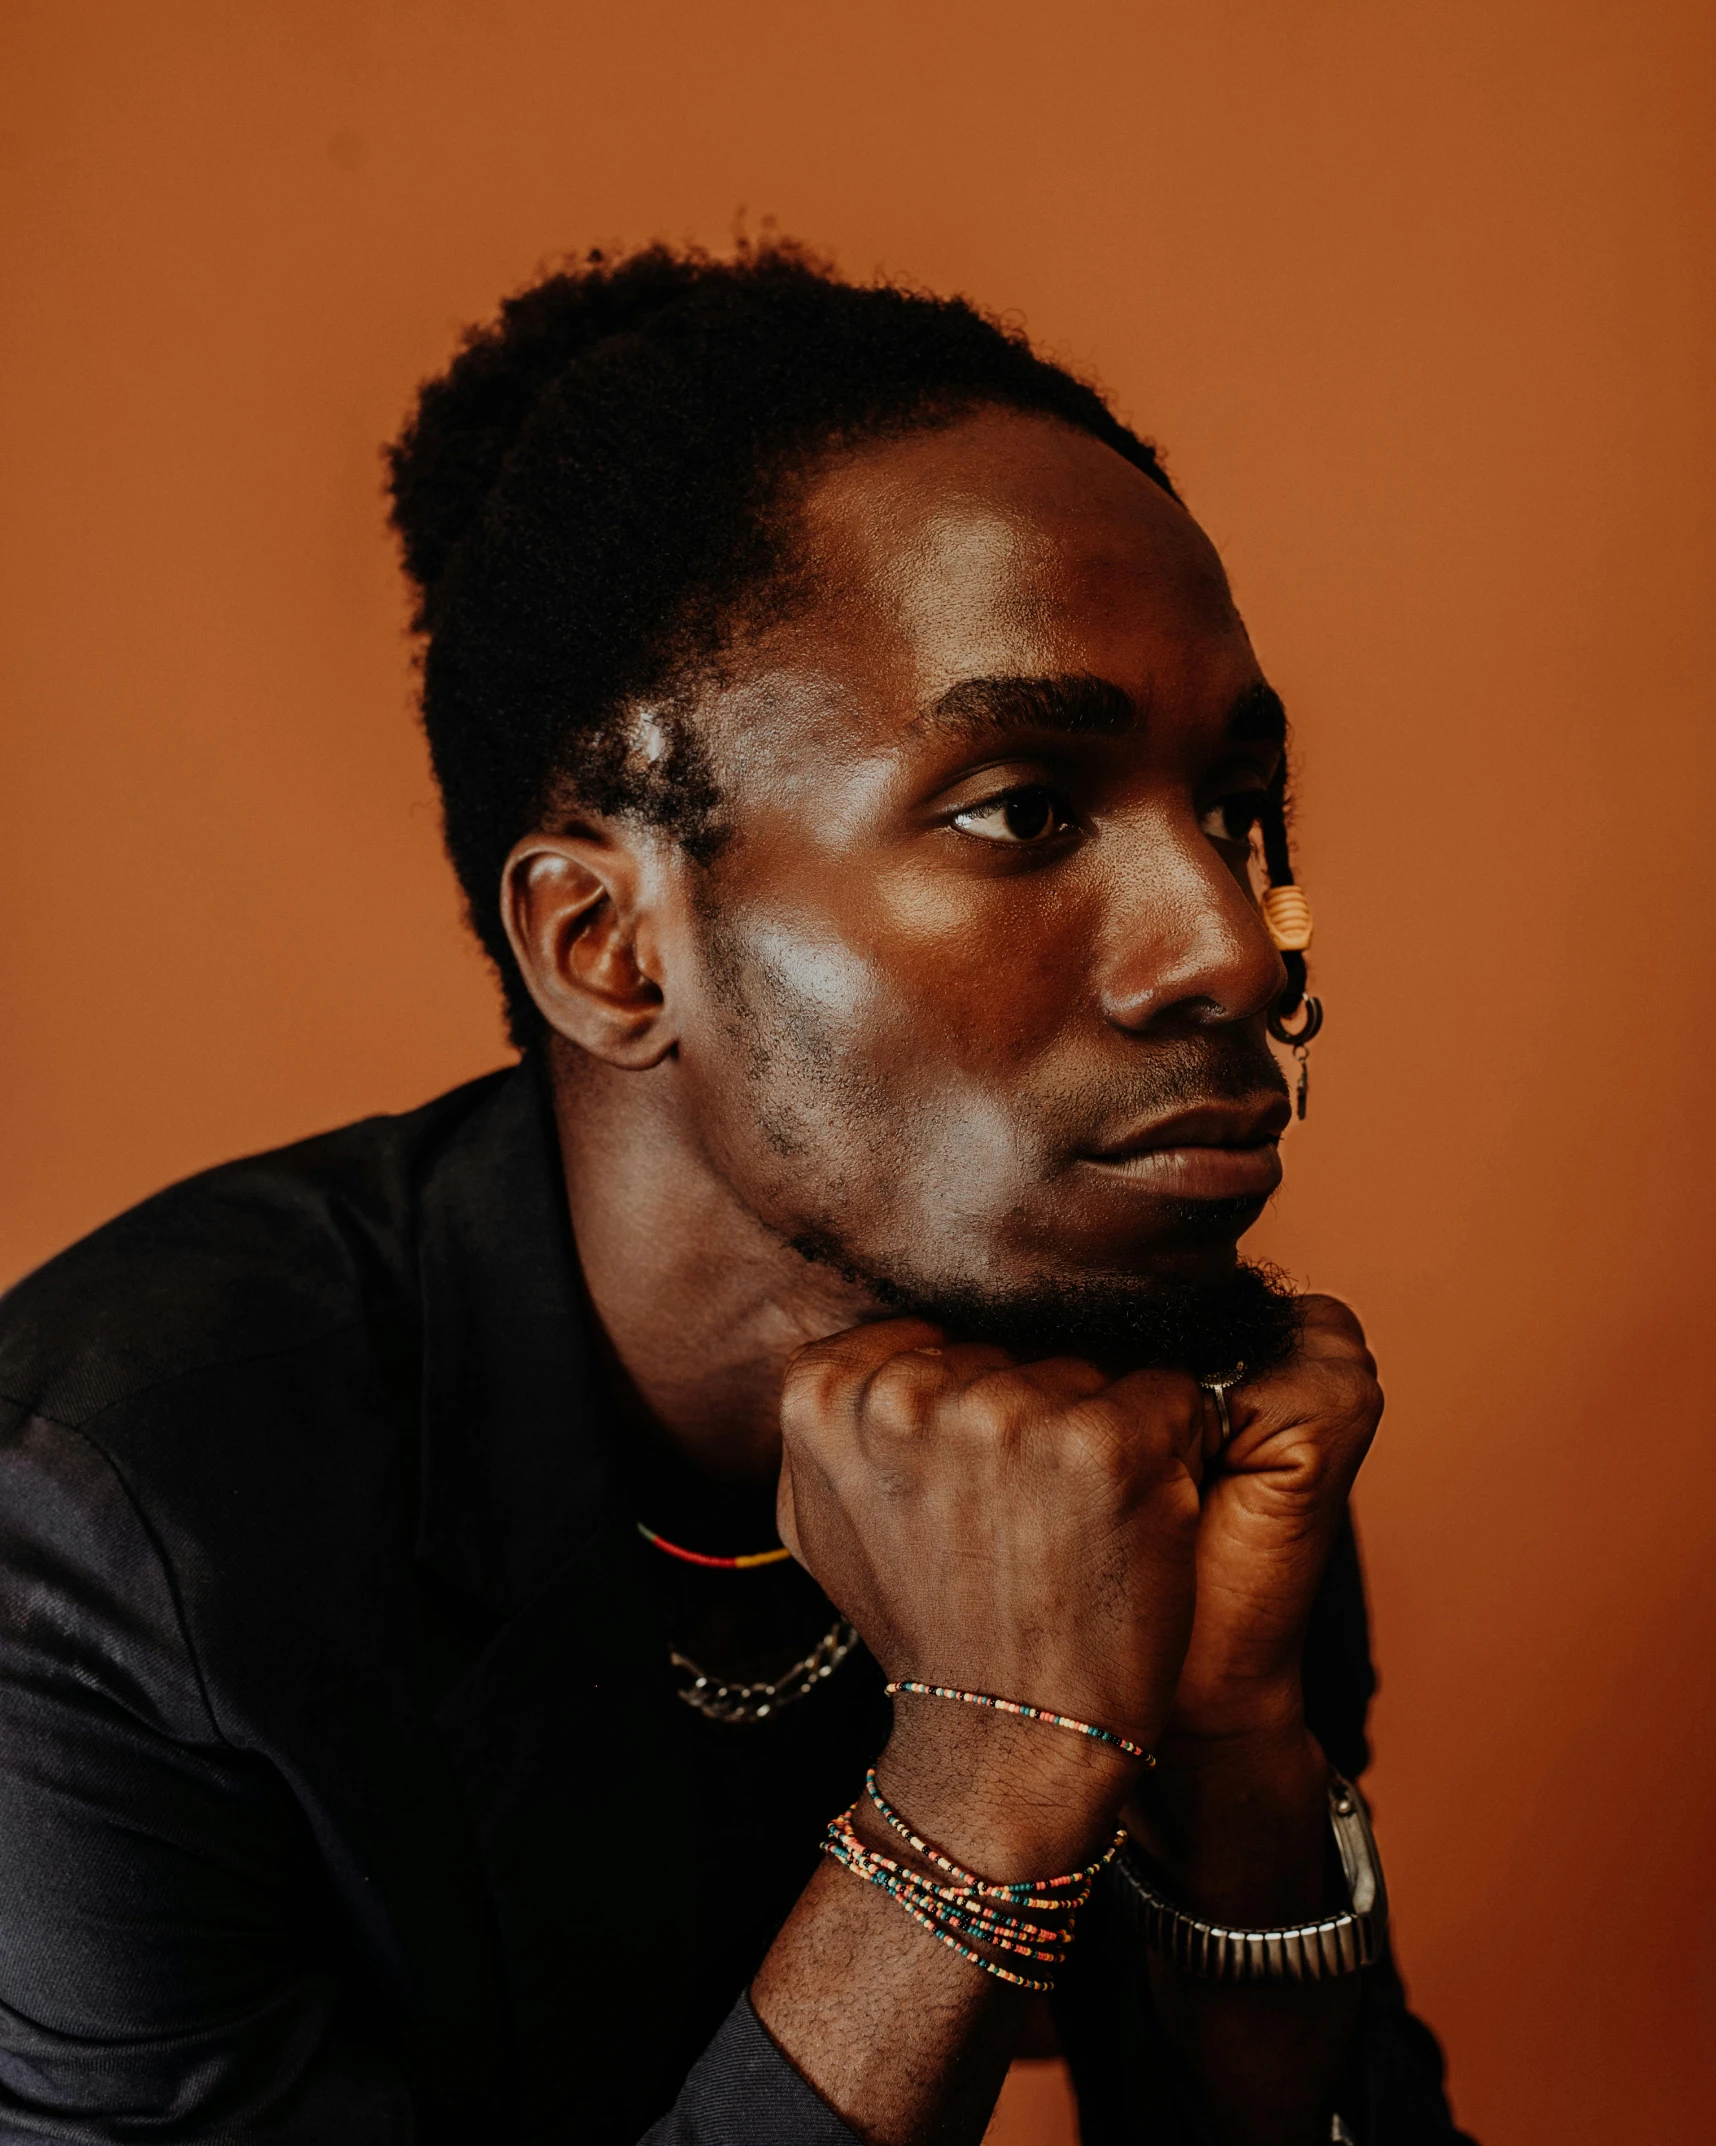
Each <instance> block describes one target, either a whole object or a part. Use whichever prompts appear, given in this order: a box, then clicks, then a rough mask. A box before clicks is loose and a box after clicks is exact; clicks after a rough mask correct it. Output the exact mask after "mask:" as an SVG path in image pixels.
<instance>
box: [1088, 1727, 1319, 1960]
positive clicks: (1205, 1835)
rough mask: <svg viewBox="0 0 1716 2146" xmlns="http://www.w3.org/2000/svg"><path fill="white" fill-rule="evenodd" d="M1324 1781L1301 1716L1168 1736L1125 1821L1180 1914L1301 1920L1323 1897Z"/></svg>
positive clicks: (1237, 1921) (1314, 1744) (1239, 1920)
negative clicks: (1213, 1733) (1220, 1732)
mask: <svg viewBox="0 0 1716 2146" xmlns="http://www.w3.org/2000/svg"><path fill="white" fill-rule="evenodd" d="M1329 1780H1330V1768H1329V1762H1328V1759H1327V1758H1326V1757H1325V1755H1324V1753H1323V1750H1322V1747H1321V1746H1320V1745H1319V1744H1318V1742H1317V1740H1316V1738H1315V1737H1314V1736H1312V1735H1311V1733H1310V1731H1309V1730H1308V1729H1307V1728H1306V1726H1305V1724H1304V1720H1303V1717H1302V1716H1301V1717H1299V1718H1298V1719H1295V1720H1281V1721H1277V1722H1275V1723H1272V1724H1271V1725H1269V1726H1268V1727H1267V1728H1257V1729H1253V1730H1251V1731H1250V1732H1248V1733H1245V1734H1237V1733H1236V1734H1230V1735H1228V1736H1224V1737H1197V1738H1174V1739H1168V1740H1166V1741H1165V1742H1164V1747H1163V1752H1162V1760H1161V1764H1160V1766H1159V1767H1158V1768H1157V1770H1156V1771H1155V1772H1154V1773H1152V1774H1151V1775H1150V1776H1149V1777H1148V1779H1147V1780H1146V1781H1145V1782H1143V1783H1142V1784H1141V1786H1140V1789H1139V1792H1138V1794H1137V1795H1136V1796H1135V1797H1134V1799H1133V1803H1132V1805H1131V1806H1130V1807H1129V1809H1128V1811H1127V1814H1126V1819H1127V1826H1128V1830H1129V1831H1131V1832H1132V1833H1133V1834H1134V1835H1135V1836H1136V1837H1137V1838H1138V1840H1139V1842H1140V1843H1141V1845H1142V1846H1143V1847H1144V1848H1145V1849H1146V1851H1147V1853H1149V1854H1150V1855H1151V1857H1152V1858H1153V1859H1154V1860H1155V1861H1156V1863H1157V1864H1158V1865H1159V1866H1160V1869H1161V1871H1162V1874H1163V1877H1164V1880H1165V1881H1166V1883H1167V1885H1168V1886H1169V1887H1170V1889H1171V1890H1172V1892H1173V1894H1174V1897H1175V1900H1176V1902H1177V1903H1178V1904H1179V1905H1182V1906H1184V1907H1185V1908H1186V1909H1187V1910H1188V1911H1189V1912H1192V1913H1195V1914H1199V1915H1205V1916H1208V1917H1210V1918H1211V1919H1213V1920H1215V1921H1218V1922H1219V1921H1225V1922H1229V1923H1233V1924H1236V1925H1245V1924H1265V1923H1275V1922H1282V1921H1295V1920H1302V1919H1305V1918H1307V1917H1311V1916H1315V1915H1317V1914H1320V1913H1321V1912H1322V1911H1323V1910H1324V1908H1325V1907H1326V1906H1327V1905H1328V1904H1329V1898H1330V1879H1331V1874H1330V1863H1329V1821H1328V1791H1329Z"/></svg>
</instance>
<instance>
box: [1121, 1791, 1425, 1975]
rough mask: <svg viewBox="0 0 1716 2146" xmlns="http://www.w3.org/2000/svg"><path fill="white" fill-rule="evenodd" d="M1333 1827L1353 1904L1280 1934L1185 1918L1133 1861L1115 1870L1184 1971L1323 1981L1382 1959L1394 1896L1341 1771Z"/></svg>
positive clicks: (1149, 1930)
mask: <svg viewBox="0 0 1716 2146" xmlns="http://www.w3.org/2000/svg"><path fill="white" fill-rule="evenodd" d="M1329 1824H1330V1827H1331V1828H1332V1829H1333V1832H1334V1836H1335V1847H1336V1849H1337V1850H1338V1852H1339V1854H1340V1858H1341V1869H1342V1872H1343V1873H1344V1874H1345V1877H1346V1886H1347V1899H1348V1903H1349V1904H1348V1905H1347V1906H1346V1907H1345V1908H1344V1909H1342V1910H1341V1911H1340V1913H1338V1914H1335V1915H1327V1916H1324V1917H1323V1918H1322V1920H1321V1921H1318V1922H1302V1923H1295V1924H1293V1925H1291V1926H1290V1927H1288V1928H1286V1929H1280V1930H1230V1929H1227V1928H1224V1926H1223V1925H1222V1924H1220V1923H1213V1922H1202V1921H1200V1920H1199V1918H1198V1917H1197V1916H1195V1915H1187V1914H1184V1913H1183V1912H1182V1911H1181V1910H1180V1909H1179V1908H1177V1907H1175V1906H1174V1905H1173V1903H1172V1902H1171V1901H1167V1900H1164V1899H1163V1898H1162V1896H1161V1894H1160V1893H1158V1892H1155V1891H1153V1890H1152V1889H1151V1887H1150V1886H1149V1885H1147V1884H1146V1883H1145V1881H1144V1879H1143V1877H1142V1876H1141V1875H1140V1873H1139V1871H1138V1869H1137V1868H1136V1866H1135V1865H1134V1863H1133V1861H1132V1859H1131V1858H1130V1857H1129V1856H1126V1855H1122V1856H1119V1857H1117V1858H1116V1862H1115V1867H1116V1869H1117V1870H1118V1871H1119V1872H1120V1875H1121V1878H1122V1880H1123V1882H1124V1883H1125V1884H1127V1885H1128V1886H1129V1887H1130V1888H1131V1890H1132V1891H1133V1893H1134V1894H1135V1895H1136V1897H1137V1900H1138V1903H1139V1906H1140V1907H1141V1909H1142V1911H1143V1918H1144V1936H1145V1941H1146V1943H1148V1944H1149V1945H1150V1947H1151V1948H1152V1950H1153V1951H1156V1952H1159V1953H1161V1954H1162V1955H1163V1956H1164V1957H1165V1958H1167V1959H1170V1960H1172V1961H1173V1962H1174V1964H1175V1966H1177V1967H1179V1968H1180V1969H1181V1970H1182V1971H1183V1972H1185V1973H1186V1974H1190V1975H1200V1976H1204V1977H1206V1978H1207V1979H1208V1980H1210V1981H1212V1982H1322V1981H1326V1980H1327V1979H1329V1978H1330V1977H1331V1976H1334V1975H1351V1974H1356V1973H1357V1972H1358V1970H1359V1969H1360V1968H1361V1967H1369V1966H1371V1965H1372V1964H1373V1962H1375V1961H1376V1960H1378V1959H1380V1958H1381V1956H1382V1947H1383V1942H1384V1939H1385V1937H1386V1935H1387V1931H1388V1894H1387V1892H1386V1891H1385V1890H1384V1887H1383V1882H1382V1864H1381V1861H1380V1860H1379V1858H1378V1856H1377V1852H1376V1841H1375V1840H1374V1838H1373V1837H1372V1834H1371V1830H1370V1820H1369V1819H1368V1818H1367V1817H1366V1816H1365V1809H1364V1805H1363V1803H1362V1802H1361V1801H1360V1800H1359V1793H1358V1791H1357V1789H1355V1788H1354V1787H1353V1785H1352V1783H1351V1782H1350V1781H1345V1780H1343V1779H1342V1778H1341V1776H1340V1775H1339V1774H1336V1775H1335V1776H1334V1778H1333V1779H1332V1780H1331V1781H1330V1783H1329Z"/></svg>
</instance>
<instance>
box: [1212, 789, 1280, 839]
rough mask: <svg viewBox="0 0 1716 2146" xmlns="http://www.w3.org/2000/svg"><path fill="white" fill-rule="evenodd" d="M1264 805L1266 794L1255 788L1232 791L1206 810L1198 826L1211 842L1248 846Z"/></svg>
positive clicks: (1264, 791) (1267, 800) (1267, 799)
mask: <svg viewBox="0 0 1716 2146" xmlns="http://www.w3.org/2000/svg"><path fill="white" fill-rule="evenodd" d="M1268 802H1269V792H1268V791H1267V790H1261V789H1259V788H1257V787H1256V785H1255V784H1254V785H1252V786H1250V787H1248V788H1246V789H1244V790H1234V791H1231V792H1230V793H1229V794H1228V795H1227V796H1226V797H1222V798H1218V799H1217V800H1216V802H1215V803H1214V804H1213V805H1211V806H1209V807H1208V808H1207V809H1206V811H1205V812H1204V814H1203V817H1202V818H1201V819H1200V820H1199V821H1198V825H1199V827H1200V828H1202V830H1203V832H1204V833H1205V834H1206V835H1208V836H1209V838H1210V840H1211V841H1212V842H1249V841H1250V839H1251V831H1252V829H1253V828H1254V827H1255V826H1256V825H1257V823H1258V821H1259V820H1260V819H1261V818H1262V816H1263V808H1264V806H1265V805H1267V804H1268Z"/></svg>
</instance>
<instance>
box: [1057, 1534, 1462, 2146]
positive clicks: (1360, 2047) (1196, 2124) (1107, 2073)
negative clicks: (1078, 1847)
mask: <svg viewBox="0 0 1716 2146" xmlns="http://www.w3.org/2000/svg"><path fill="white" fill-rule="evenodd" d="M1375 1689H1376V1673H1375V1670H1374V1669H1373V1667H1372V1664H1371V1657H1370V1639H1369V1620H1368V1616H1367V1612H1366V1607H1365V1595H1364V1580H1363V1575H1362V1572H1361V1569H1360V1565H1359V1556H1358V1544H1357V1540H1356V1538H1355V1536H1354V1533H1353V1529H1352V1525H1351V1522H1350V1521H1349V1522H1348V1523H1347V1525H1346V1526H1345V1527H1344V1528H1343V1530H1342V1532H1341V1535H1340V1538H1339V1540H1338V1541H1337V1543H1336V1546H1335V1550H1334V1552H1333V1554H1332V1556H1331V1558H1330V1561H1329V1569H1328V1572H1327V1573H1326V1574H1325V1576H1324V1581H1323V1585H1322V1588H1321V1590H1320V1591H1319V1594H1318V1598H1317V1602H1316V1606H1315V1609H1314V1611H1313V1614H1312V1618H1311V1625H1310V1630H1309V1633H1308V1635H1307V1639H1306V1658H1305V1708H1306V1716H1307V1719H1308V1720H1309V1723H1310V1726H1311V1729H1312V1732H1313V1733H1314V1734H1315V1736H1316V1737H1317V1739H1318V1741H1319V1742H1320V1743H1321V1744H1322V1747H1323V1749H1324V1750H1325V1751H1326V1752H1327V1753H1328V1755H1329V1758H1330V1761H1331V1763H1332V1764H1333V1765H1335V1766H1336V1767H1338V1768H1339V1770H1340V1771H1341V1772H1342V1773H1343V1774H1345V1775H1346V1776H1347V1778H1348V1779H1349V1780H1352V1779H1356V1778H1357V1777H1358V1776H1359V1775H1360V1774H1361V1773H1362V1772H1363V1771H1364V1769H1365V1767H1366V1766H1367V1765H1368V1764H1369V1759H1370V1752H1369V1747H1368V1744H1367V1742H1366V1736H1365V1725H1366V1717H1367V1714H1368V1711H1369V1706H1370V1700H1371V1696H1372V1694H1373V1692H1374V1691H1375ZM1362 1979H1363V2003H1362V2008H1361V2011H1360V2015H1359V2024H1358V2027H1357V2030H1356V2032H1355V2034H1354V2038H1353V2045H1352V2048H1351V2051H1350V2052H1349V2056H1348V2061H1347V2066H1346V2071H1345V2075H1344V2077H1343V2079H1342V2083H1341V2087H1340V2090H1339V2093H1338V2095H1337V2098H1336V2107H1337V2110H1338V2112H1339V2115H1340V2118H1341V2121H1342V2123H1343V2124H1344V2125H1345V2127H1346V2129H1347V2131H1348V2133H1349V2135H1350V2136H1351V2137H1352V2138H1354V2139H1356V2140H1357V2141H1358V2142H1359V2146H1473V2142H1472V2141H1471V2140H1470V2139H1468V2138H1467V2136H1466V2134H1465V2133H1464V2132H1462V2131H1459V2130H1457V2129H1456V2128H1455V2124H1454V2119H1453V2116H1452V2114H1451V2112H1450V2110H1449V2107H1448V2100H1447V2096H1446V2093H1445V2091H1444V2084H1443V2060H1442V2051H1441V2049H1440V2047H1439V2045H1438V2044H1437V2041H1436V2037H1435V2036H1434V2035H1433V2034H1432V2033H1431V2031H1430V2029H1429V2028H1428V2027H1427V2026H1425V2025H1424V2023H1423V2021H1422V2020H1420V2019H1418V2018H1416V2017H1415V2016H1414V2015H1413V2013H1412V2012H1411V2011H1410V2009H1409V2008H1408V2006H1407V2002H1406V1992H1405V1989H1404V1987H1403V1986H1402V1983H1401V1979H1400V1975H1399V1972H1398V1971H1397V1969H1396V1966H1395V1963H1394V1958H1393V1954H1392V1952H1385V1954H1384V1957H1383V1958H1382V1959H1381V1960H1379V1961H1378V1962H1377V1964H1376V1965H1375V1966H1374V1967H1371V1968H1368V1969H1366V1970H1364V1973H1363V1977H1362ZM1055 2008H1056V2015H1057V2019H1058V2022H1059V2026H1060V2033H1061V2041H1062V2046H1063V2047H1064V2049H1065V2051H1066V2054H1067V2062H1068V2066H1069V2068H1070V2070H1071V2072H1072V2076H1073V2083H1074V2086H1075V2088H1076V2090H1077V2093H1078V2102H1079V2136H1080V2138H1081V2140H1082V2142H1083V2146H1137V2142H1138V2141H1139V2140H1140V2139H1143V2138H1148V2139H1150V2140H1151V2141H1152V2146H1208V2141H1209V2136H1210V2134H1209V2129H1208V2125H1207V2123H1206V2121H1205V2118H1204V2115H1203V2112H1202V2109H1201V2106H1200V2096H1199V2093H1198V2089H1197V2084H1196V2081H1195V2080H1194V2079H1193V2078H1192V2077H1191V2075H1190V2073H1189V2072H1188V2071H1187V2069H1186V2067H1185V2066H1184V2065H1183V2064H1182V2063H1181V2061H1180V2059H1179V2057H1178V2055H1177V2054H1176V2052H1175V2051H1174V2050H1173V2049H1172V2048H1171V2046H1170V2045H1169V2043H1168V2042H1167V2040H1166V2038H1165V2037H1164V2036H1163V2034H1162V2033H1161V2030H1160V2028H1159V2027H1158V2025H1157V2023H1156V2019H1155V2015H1154V2012H1153V2009H1152V2006H1151V2001H1150V1982H1149V1969H1148V1954H1147V1951H1146V1946H1145V1939H1144V1932H1143V1924H1142V1918H1141V1917H1140V1916H1139V1915H1138V1913H1137V1912H1136V1908H1135V1906H1134V1900H1133V1895H1132V1893H1131V1890H1130V1888H1129V1887H1128V1886H1127V1885H1126V1884H1125V1881H1124V1880H1123V1879H1121V1878H1120V1876H1119V1875H1118V1873H1117V1872H1115V1871H1113V1870H1110V1871H1108V1872H1106V1873H1105V1874H1104V1879H1103V1882H1102V1883H1101V1885H1099V1887H1098V1889H1097V1891H1096V1892H1095V1894H1093V1896H1092V1898H1091V1900H1090V1902H1089V1904H1088V1905H1087V1906H1086V1908H1085V1910H1084V1913H1083V1915H1082V1917H1081V1919H1080V1923H1079V1935H1078V1945H1077V1947H1076V1949H1075V1951H1074V1953H1073V1958H1072V1963H1071V1966H1070V1967H1069V1969H1068V1971H1067V1974H1066V1975H1065V1976H1064V1977H1063V1979H1062V1984H1061V1989H1060V1992H1059V1994H1058V1996H1057V1999H1056V2007H1055Z"/></svg>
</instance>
